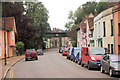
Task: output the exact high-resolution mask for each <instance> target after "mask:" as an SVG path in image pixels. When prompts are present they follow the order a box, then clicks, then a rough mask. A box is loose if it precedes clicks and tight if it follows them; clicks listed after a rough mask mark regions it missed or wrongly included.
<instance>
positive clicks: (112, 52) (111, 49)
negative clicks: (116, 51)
mask: <svg viewBox="0 0 120 80" xmlns="http://www.w3.org/2000/svg"><path fill="white" fill-rule="evenodd" d="M111 54H113V44H111Z"/></svg>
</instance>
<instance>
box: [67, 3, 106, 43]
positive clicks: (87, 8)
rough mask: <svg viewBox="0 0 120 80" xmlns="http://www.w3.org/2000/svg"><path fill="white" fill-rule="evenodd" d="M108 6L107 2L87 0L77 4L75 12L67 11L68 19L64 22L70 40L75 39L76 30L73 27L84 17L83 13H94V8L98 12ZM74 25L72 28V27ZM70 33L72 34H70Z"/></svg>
mask: <svg viewBox="0 0 120 80" xmlns="http://www.w3.org/2000/svg"><path fill="white" fill-rule="evenodd" d="M107 8H108V3H107V2H99V3H97V2H95V1H89V2H86V3H85V4H83V5H82V6H79V7H78V8H77V10H76V11H75V12H72V11H71V12H69V15H68V19H69V21H68V22H67V23H66V24H65V27H66V28H67V31H68V35H69V37H71V38H72V40H75V41H76V31H75V28H76V27H77V26H78V25H79V24H80V22H81V21H82V20H83V19H84V17H85V15H89V14H90V13H92V14H94V10H95V9H96V10H97V11H98V13H100V12H102V11H103V10H105V9H107ZM73 27H74V28H73ZM71 33H72V34H73V35H74V36H73V35H71Z"/></svg>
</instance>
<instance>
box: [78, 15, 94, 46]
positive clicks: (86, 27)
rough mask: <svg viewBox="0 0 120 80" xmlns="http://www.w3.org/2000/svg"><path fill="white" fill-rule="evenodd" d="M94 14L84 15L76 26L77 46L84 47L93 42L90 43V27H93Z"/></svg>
mask: <svg viewBox="0 0 120 80" xmlns="http://www.w3.org/2000/svg"><path fill="white" fill-rule="evenodd" d="M93 19H94V15H93V14H92V13H90V14H89V15H88V16H85V18H84V19H83V21H82V22H81V23H80V24H79V26H78V27H77V28H76V31H77V47H86V46H90V45H91V44H93V43H90V42H91V41H90V34H91V31H90V28H91V27H93Z"/></svg>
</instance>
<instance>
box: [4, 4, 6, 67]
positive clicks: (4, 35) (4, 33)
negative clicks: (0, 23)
mask: <svg viewBox="0 0 120 80" xmlns="http://www.w3.org/2000/svg"><path fill="white" fill-rule="evenodd" d="M4 8H5V2H4ZM4 45H5V53H4V56H5V65H7V63H6V27H5V15H4Z"/></svg>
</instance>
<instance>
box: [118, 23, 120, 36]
mask: <svg viewBox="0 0 120 80" xmlns="http://www.w3.org/2000/svg"><path fill="white" fill-rule="evenodd" d="M118 35H119V36H120V23H118Z"/></svg>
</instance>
